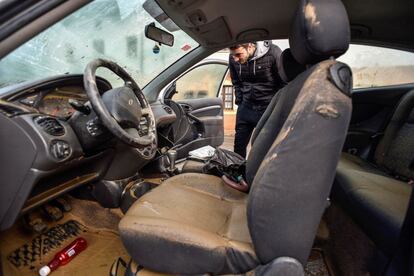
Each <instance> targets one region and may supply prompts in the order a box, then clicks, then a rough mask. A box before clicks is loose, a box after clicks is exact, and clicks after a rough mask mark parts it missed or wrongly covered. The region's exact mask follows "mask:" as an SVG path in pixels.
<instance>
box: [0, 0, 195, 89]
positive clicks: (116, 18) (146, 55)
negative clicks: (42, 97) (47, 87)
mask: <svg viewBox="0 0 414 276" xmlns="http://www.w3.org/2000/svg"><path fill="white" fill-rule="evenodd" d="M144 2H145V0H98V1H93V2H91V3H90V4H88V5H86V6H85V7H83V8H82V9H80V10H78V11H77V12H75V13H73V14H71V15H69V16H68V17H66V18H65V19H63V20H62V21H60V22H58V23H57V24H55V25H54V26H52V27H50V28H49V29H47V30H46V31H44V32H42V33H41V34H39V35H37V36H36V37H34V38H33V39H31V40H29V41H28V42H26V43H25V44H23V45H22V46H20V47H19V48H18V49H16V50H15V51H14V52H12V53H11V54H9V55H8V56H6V57H5V58H3V59H2V60H1V61H0V87H2V86H7V85H10V84H15V83H19V82H23V81H30V80H35V79H41V78H45V77H49V76H53V75H59V74H79V73H83V70H84V69H85V66H86V65H87V63H88V62H90V61H91V60H93V59H96V58H104V59H109V60H112V61H115V62H116V63H118V64H119V65H121V66H122V67H124V68H125V69H126V71H127V72H128V73H130V74H131V75H132V77H133V78H134V79H135V80H136V81H137V83H138V84H139V85H140V86H141V87H142V86H145V85H146V84H147V83H148V82H149V81H150V80H151V79H152V78H154V77H155V76H156V75H158V74H159V73H160V72H161V71H162V70H164V69H165V68H166V67H167V66H169V65H170V64H172V63H173V62H175V61H176V60H177V59H179V58H180V57H181V56H183V55H185V54H186V53H187V52H189V51H191V50H192V49H194V48H195V47H196V46H197V43H196V42H195V41H194V40H193V39H192V38H190V37H189V36H188V35H187V34H185V33H184V32H183V31H181V30H178V31H175V32H174V33H173V34H174V36H175V43H174V46H173V47H168V46H164V45H163V46H159V45H158V44H156V43H155V42H154V41H152V40H150V39H148V38H146V37H145V34H144V29H145V25H147V24H149V23H151V22H154V21H155V20H154V18H152V17H151V16H150V15H149V14H148V13H147V12H146V11H145V10H144V8H143V7H142V4H143V3H144ZM156 25H157V26H158V27H161V26H160V24H158V23H157V24H156ZM161 28H162V27H161ZM162 29H164V28H162ZM158 50H159V51H158ZM97 75H99V76H103V77H104V78H106V79H108V80H109V81H110V82H111V83H112V85H114V86H117V85H119V84H120V83H121V82H120V79H119V78H118V77H117V76H115V75H114V74H112V73H110V72H109V71H108V70H107V69H99V70H98V72H97Z"/></svg>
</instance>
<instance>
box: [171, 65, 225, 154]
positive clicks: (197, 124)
mask: <svg viewBox="0 0 414 276" xmlns="http://www.w3.org/2000/svg"><path fill="white" fill-rule="evenodd" d="M226 72H227V63H223V62H220V63H218V62H206V63H204V64H201V65H198V66H196V67H194V68H192V69H191V70H189V71H188V72H186V73H185V74H184V75H183V76H182V77H180V78H179V79H178V80H176V81H175V82H174V84H173V85H172V86H170V87H169V88H168V93H166V96H165V98H164V101H165V102H166V103H167V104H168V105H170V106H171V107H172V108H173V110H174V112H175V113H176V114H177V121H176V122H175V123H174V124H173V125H172V132H173V135H172V137H173V138H172V141H173V144H174V146H175V148H176V150H177V152H178V158H179V159H181V158H185V157H187V156H188V152H189V151H191V150H194V149H197V148H200V147H202V146H207V145H210V146H220V145H221V144H222V143H223V141H224V122H223V100H222V99H221V98H219V97H218V95H219V91H220V89H221V86H222V82H223V79H224V76H225V73H226Z"/></svg>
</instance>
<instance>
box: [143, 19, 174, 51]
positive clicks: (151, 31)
mask: <svg viewBox="0 0 414 276" xmlns="http://www.w3.org/2000/svg"><path fill="white" fill-rule="evenodd" d="M145 36H146V37H147V38H149V39H152V40H154V41H156V42H159V43H161V44H164V45H167V46H170V47H171V46H173V45H174V35H172V34H170V33H169V32H166V31H164V30H161V29H160V28H158V27H156V26H155V23H154V22H153V23H150V24H148V25H147V26H145Z"/></svg>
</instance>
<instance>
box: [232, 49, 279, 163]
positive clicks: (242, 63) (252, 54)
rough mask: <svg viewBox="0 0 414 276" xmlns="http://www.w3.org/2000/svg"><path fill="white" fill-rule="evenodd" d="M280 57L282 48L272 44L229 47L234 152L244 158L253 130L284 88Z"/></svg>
mask: <svg viewBox="0 0 414 276" xmlns="http://www.w3.org/2000/svg"><path fill="white" fill-rule="evenodd" d="M280 54H281V50H280V48H279V47H278V46H276V45H274V44H272V42H271V41H259V42H256V43H245V44H238V45H234V46H232V47H230V57H229V68H230V76H231V80H232V83H233V86H234V89H235V94H236V95H235V96H236V101H235V102H236V104H237V105H238V109H237V115H236V136H235V139H234V152H236V153H238V154H240V155H241V156H243V157H246V148H247V145H248V143H249V141H250V137H251V135H252V132H253V129H254V128H255V127H256V125H257V123H258V122H259V120H260V118H261V117H262V115H263V113H264V111H265V110H266V108H267V106H268V105H269V103H270V101H271V100H272V98H273V96H274V95H275V94H276V92H277V91H278V90H279V89H280V88H281V87H282V86H283V85H284V83H283V81H282V80H281V78H280V76H279V74H278V63H279V57H280Z"/></svg>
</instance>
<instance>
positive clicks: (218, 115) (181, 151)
mask: <svg viewBox="0 0 414 276" xmlns="http://www.w3.org/2000/svg"><path fill="white" fill-rule="evenodd" d="M176 103H177V104H178V105H180V106H181V107H182V110H184V111H185V117H187V118H188V121H189V125H190V126H191V127H189V128H188V129H189V130H190V131H192V134H191V135H188V134H187V139H186V140H184V141H182V142H184V143H181V144H182V145H181V146H180V147H178V148H177V151H178V158H180V159H181V158H185V157H186V156H187V155H188V152H189V151H191V150H194V149H197V148H200V147H202V146H206V145H210V146H220V145H221V144H222V143H223V141H224V126H223V102H222V100H221V99H220V98H206V99H189V100H180V101H177V102H176ZM183 121H186V119H183ZM189 137H193V138H192V139H188V138H189Z"/></svg>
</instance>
